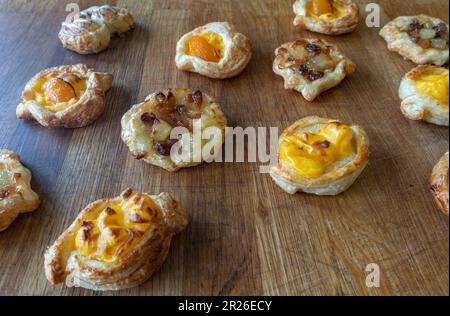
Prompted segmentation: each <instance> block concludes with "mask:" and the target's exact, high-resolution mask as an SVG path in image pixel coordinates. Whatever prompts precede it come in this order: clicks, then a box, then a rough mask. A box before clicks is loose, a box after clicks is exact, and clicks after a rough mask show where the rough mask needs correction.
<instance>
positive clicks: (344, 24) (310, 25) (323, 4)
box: [294, 0, 361, 35]
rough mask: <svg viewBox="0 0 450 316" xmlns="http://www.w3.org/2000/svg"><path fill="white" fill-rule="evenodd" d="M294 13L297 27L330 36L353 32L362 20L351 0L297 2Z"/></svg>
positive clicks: (299, 0) (300, 0) (306, 0)
mask: <svg viewBox="0 0 450 316" xmlns="http://www.w3.org/2000/svg"><path fill="white" fill-rule="evenodd" d="M294 12H295V15H296V17H295V20H294V25H295V26H299V27H301V28H302V29H307V30H309V31H313V32H317V33H322V34H328V35H339V34H345V33H350V32H353V31H354V30H355V29H356V27H357V26H358V24H359V21H360V19H361V18H360V14H359V7H358V6H357V5H356V4H355V3H353V1H351V0H297V1H295V3H294Z"/></svg>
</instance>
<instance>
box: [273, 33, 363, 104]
mask: <svg viewBox="0 0 450 316" xmlns="http://www.w3.org/2000/svg"><path fill="white" fill-rule="evenodd" d="M310 46H313V47H319V48H321V49H322V50H323V51H324V52H326V53H327V54H328V55H329V56H331V57H332V59H333V60H334V61H335V62H336V63H337V64H336V65H335V66H334V67H333V68H332V69H327V70H325V71H323V72H321V73H320V76H321V77H320V78H318V79H314V80H313V81H311V80H308V79H307V78H305V76H304V75H302V74H301V73H300V72H299V69H300V68H299V67H301V66H302V65H304V64H307V62H308V60H309V58H311V54H310V55H309V56H302V57H298V56H296V53H295V52H296V51H298V49H299V48H301V47H310ZM313 54H314V53H313ZM355 70H356V65H355V64H354V63H353V62H352V61H351V60H350V59H348V58H347V57H346V56H344V55H343V54H342V52H341V51H340V49H339V48H338V47H337V46H336V45H333V44H330V43H328V42H326V41H324V40H321V39H301V40H296V41H294V42H289V43H285V44H283V45H281V47H279V48H277V49H276V50H275V60H274V62H273V71H274V72H275V73H276V74H277V75H279V76H281V77H283V79H284V87H285V89H294V90H296V91H298V92H300V93H301V94H302V95H303V97H304V98H305V99H306V100H308V101H313V100H314V99H315V98H316V97H317V96H319V95H320V94H321V93H322V92H323V91H326V90H328V89H331V88H333V87H335V86H337V85H338V84H339V83H340V82H341V81H342V80H344V78H345V77H346V76H347V75H348V74H351V73H353V72H354V71H355Z"/></svg>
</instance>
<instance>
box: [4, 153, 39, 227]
mask: <svg viewBox="0 0 450 316" xmlns="http://www.w3.org/2000/svg"><path fill="white" fill-rule="evenodd" d="M30 181H31V171H30V170H28V169H27V168H25V167H24V166H23V165H22V164H21V163H20V159H19V156H18V155H17V154H16V153H14V152H12V151H9V150H6V149H0V232H1V231H3V230H5V229H6V228H8V227H9V225H11V223H12V222H13V221H14V220H15V219H16V218H17V216H19V214H21V213H28V212H31V211H34V210H35V209H37V208H38V207H39V204H40V200H39V196H38V195H37V194H36V193H35V192H34V191H33V190H32V189H31V185H30Z"/></svg>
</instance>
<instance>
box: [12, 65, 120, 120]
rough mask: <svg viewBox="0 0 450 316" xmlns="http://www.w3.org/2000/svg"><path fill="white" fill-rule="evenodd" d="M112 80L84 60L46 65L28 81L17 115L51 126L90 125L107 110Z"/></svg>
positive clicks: (109, 76)
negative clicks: (51, 66)
mask: <svg viewBox="0 0 450 316" xmlns="http://www.w3.org/2000/svg"><path fill="white" fill-rule="evenodd" d="M112 80H113V76H112V74H109V73H100V72H95V71H94V70H93V69H92V68H91V67H89V66H87V65H82V64H78V65H69V66H60V67H53V68H49V69H45V70H43V71H41V72H40V73H38V74H37V75H35V76H34V77H33V78H32V79H31V80H30V81H28V83H27V84H26V86H25V89H24V91H23V93H22V99H21V103H20V104H19V105H18V106H17V110H16V114H17V117H18V118H21V119H35V120H36V121H38V122H39V124H41V125H42V126H45V127H49V128H56V127H65V128H77V127H83V126H86V125H89V124H91V123H93V122H94V121H95V120H96V119H97V118H98V117H99V116H100V115H101V114H102V113H103V111H104V110H105V107H106V97H105V93H106V92H107V91H108V90H109V89H110V88H111V85H112Z"/></svg>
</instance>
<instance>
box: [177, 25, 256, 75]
mask: <svg viewBox="0 0 450 316" xmlns="http://www.w3.org/2000/svg"><path fill="white" fill-rule="evenodd" d="M251 57H252V45H251V42H250V40H249V39H248V38H247V37H246V36H245V35H243V34H241V33H238V32H236V30H235V28H234V26H233V25H231V24H229V23H227V22H214V23H209V24H206V25H204V26H201V27H198V28H196V29H195V30H193V31H192V32H189V33H187V34H185V35H183V36H182V37H181V39H180V40H179V41H178V43H177V53H176V57H175V63H176V65H177V67H178V69H180V70H186V71H191V72H196V73H199V74H201V75H203V76H206V77H210V78H215V79H226V78H231V77H234V76H237V75H239V74H240V73H241V72H242V71H243V70H244V69H245V67H247V65H248V63H249V62H250V59H251Z"/></svg>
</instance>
